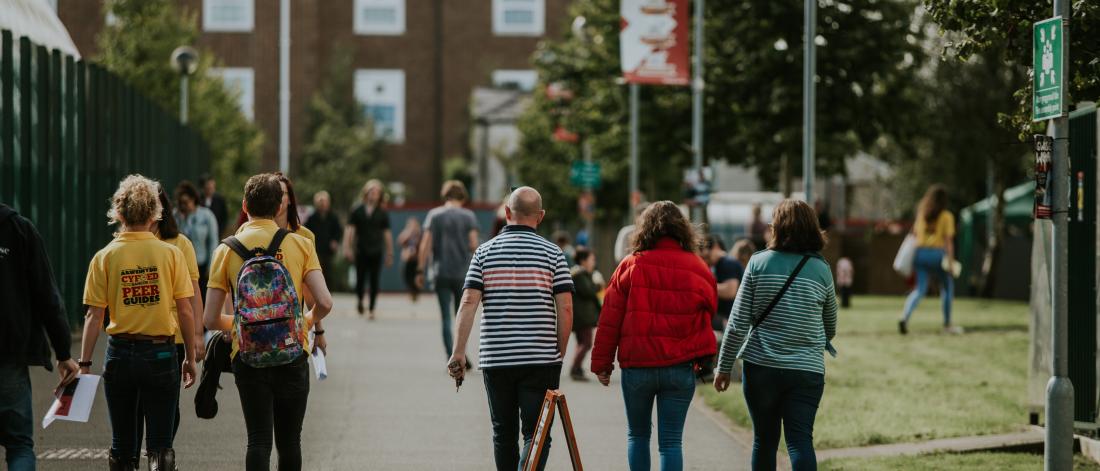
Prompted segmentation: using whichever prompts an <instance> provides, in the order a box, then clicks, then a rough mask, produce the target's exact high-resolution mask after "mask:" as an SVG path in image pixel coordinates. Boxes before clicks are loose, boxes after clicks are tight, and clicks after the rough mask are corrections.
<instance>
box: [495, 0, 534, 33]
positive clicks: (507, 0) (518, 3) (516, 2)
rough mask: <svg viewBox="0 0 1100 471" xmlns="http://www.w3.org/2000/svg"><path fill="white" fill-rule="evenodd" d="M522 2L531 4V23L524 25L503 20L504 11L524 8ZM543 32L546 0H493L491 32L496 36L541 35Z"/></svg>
mask: <svg viewBox="0 0 1100 471" xmlns="http://www.w3.org/2000/svg"><path fill="white" fill-rule="evenodd" d="M523 3H529V4H530V5H531V8H530V11H531V17H532V22H531V24H530V25H528V26H524V25H509V24H508V23H506V22H505V21H504V17H505V13H507V12H508V11H511V10H517V9H520V10H522V9H525V8H523ZM545 32H546V0H493V34H495V35H497V36H542V35H543V34H544V33H545Z"/></svg>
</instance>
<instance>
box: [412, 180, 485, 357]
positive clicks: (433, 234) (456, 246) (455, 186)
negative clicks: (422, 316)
mask: <svg viewBox="0 0 1100 471" xmlns="http://www.w3.org/2000/svg"><path fill="white" fill-rule="evenodd" d="M440 197H441V198H443V201H444V203H443V206H439V207H436V208H433V209H432V210H431V211H428V215H427V216H426V217H425V218H424V239H423V240H422V241H420V258H419V260H418V261H417V269H416V280H417V281H416V284H417V286H419V287H421V288H423V287H424V282H425V273H424V270H425V268H426V267H427V266H428V258H429V256H430V257H431V273H430V278H431V281H432V283H433V284H434V286H435V294H436V298H437V299H438V300H439V315H440V317H441V318H442V320H443V349H444V351H445V352H446V354H447V355H450V354H451V352H452V351H453V350H454V338H453V336H452V335H451V324H452V322H453V319H454V316H455V313H456V312H457V311H458V305H459V302H460V301H461V299H462V286H463V280H464V277H465V276H466V270H467V268H469V266H470V256H471V254H472V253H473V251H474V250H475V249H476V248H477V242H478V230H477V217H475V216H474V212H473V211H470V210H469V209H466V208H464V207H462V206H463V205H464V204H465V203H466V198H467V193H466V185H463V184H462V182H460V181H458V180H449V181H446V182H444V183H443V189H442V190H441V191H440Z"/></svg>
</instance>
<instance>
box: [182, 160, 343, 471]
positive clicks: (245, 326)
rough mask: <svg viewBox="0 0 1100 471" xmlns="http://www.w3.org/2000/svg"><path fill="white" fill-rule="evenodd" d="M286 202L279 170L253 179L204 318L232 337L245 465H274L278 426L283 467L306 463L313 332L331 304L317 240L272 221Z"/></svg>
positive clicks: (213, 269)
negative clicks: (308, 299)
mask: <svg viewBox="0 0 1100 471" xmlns="http://www.w3.org/2000/svg"><path fill="white" fill-rule="evenodd" d="M287 206H288V200H287V191H286V186H285V184H284V183H282V182H281V181H280V179H279V176H278V175H276V174H271V173H265V174H260V175H255V176H253V177H252V178H249V179H248V183H246V184H245V188H244V201H243V202H242V207H243V209H244V211H245V212H246V213H247V214H248V222H247V223H245V224H244V226H242V227H241V229H240V230H239V231H238V232H237V234H236V235H234V236H233V237H229V238H227V239H225V240H224V241H222V244H221V245H219V246H218V248H217V249H216V250H215V251H214V256H213V261H212V262H211V265H210V284H209V289H208V291H207V306H206V310H205V312H204V316H203V321H204V323H205V324H206V327H207V328H208V329H214V330H225V331H229V332H230V335H231V337H232V341H233V349H232V352H233V353H232V356H233V374H234V376H235V378H236V383H237V390H238V393H239V394H240V397H241V409H242V410H243V412H244V419H245V426H246V428H247V429H248V450H247V453H246V455H245V469H247V470H248V471H253V470H266V469H268V468H269V461H270V458H271V448H272V434H273V433H274V437H275V439H274V446H275V448H276V449H277V450H278V452H279V469H280V470H300V469H302V449H301V433H302V421H303V420H304V419H305V413H306V402H307V399H308V397H309V365H308V364H307V362H306V358H307V357H308V356H309V353H310V345H309V337H308V332H309V329H310V327H311V326H312V325H313V324H314V323H316V322H318V321H320V320H321V319H322V318H324V317H325V315H327V314H328V313H329V311H330V310H331V309H332V295H331V294H329V291H328V287H327V286H326V285H325V278H324V275H323V274H322V273H321V264H320V261H319V259H318V257H317V252H316V249H315V248H314V246H313V243H311V242H310V241H309V240H307V239H306V238H304V237H302V236H299V235H296V234H292V233H289V232H288V231H286V230H285V229H281V228H279V226H278V224H276V222H275V220H276V219H277V218H279V217H280V216H282V215H283V214H285V212H286V211H287ZM306 289H308V290H309V292H310V293H311V295H312V297H313V301H314V304H313V307H312V309H310V310H305V309H304V308H303V306H302V303H301V295H302V293H303V292H304V290H306ZM227 293H232V298H231V305H232V306H233V315H226V314H222V312H221V309H220V306H222V305H223V303H224V302H225V299H226V296H227ZM316 335H324V331H323V330H318V331H317V332H316ZM276 415H277V416H278V417H280V420H278V421H276V420H275V417H276Z"/></svg>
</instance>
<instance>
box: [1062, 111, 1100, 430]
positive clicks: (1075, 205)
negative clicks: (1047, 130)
mask: <svg viewBox="0 0 1100 471" xmlns="http://www.w3.org/2000/svg"><path fill="white" fill-rule="evenodd" d="M1097 126H1098V124H1097V113H1096V106H1095V105H1088V106H1083V107H1079V108H1078V109H1077V111H1074V112H1073V113H1071V114H1070V118H1069V160H1070V181H1069V186H1070V198H1069V215H1068V216H1069V267H1068V268H1069V277H1068V279H1067V283H1068V285H1069V286H1068V289H1069V345H1068V347H1069V377H1070V380H1071V381H1073V389H1074V391H1075V393H1074V398H1073V419H1074V422H1075V423H1076V424H1077V426H1078V428H1079V429H1081V430H1082V431H1092V432H1095V431H1097V430H1100V421H1098V420H1097V418H1098V411H1097V408H1098V404H1097V401H1098V394H1097V393H1098V389H1097V370H1098V365H1097V361H1096V359H1097V350H1096V348H1097V342H1096V338H1097V330H1096V329H1097V322H1096V318H1097V297H1096V285H1097V276H1096V263H1097V259H1096V256H1097V244H1098V239H1097V233H1096V214H1097V204H1096V203H1097V195H1096V182H1097V174H1096V157H1097V147H1098V143H1097V134H1098V133H1097V131H1098V129H1097Z"/></svg>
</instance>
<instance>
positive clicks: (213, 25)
mask: <svg viewBox="0 0 1100 471" xmlns="http://www.w3.org/2000/svg"><path fill="white" fill-rule="evenodd" d="M220 3H240V4H241V6H243V7H244V11H245V14H244V18H241V19H240V20H239V21H231V22H224V21H215V20H214V16H213V15H212V14H211V12H212V11H213V8H214V7H216V6H218V4H220ZM255 25H256V1H255V0H202V30H203V31H210V32H217V33H234V32H252V29H253V28H254V27H255Z"/></svg>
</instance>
